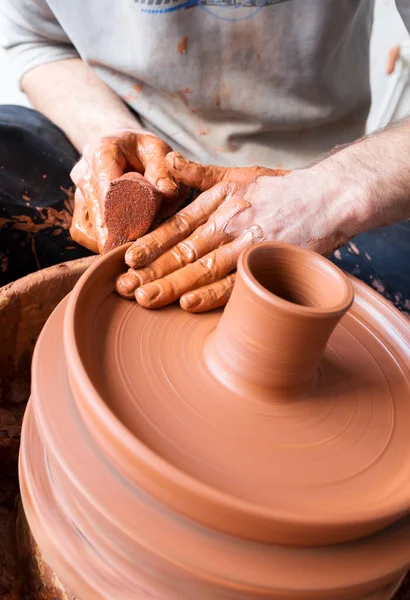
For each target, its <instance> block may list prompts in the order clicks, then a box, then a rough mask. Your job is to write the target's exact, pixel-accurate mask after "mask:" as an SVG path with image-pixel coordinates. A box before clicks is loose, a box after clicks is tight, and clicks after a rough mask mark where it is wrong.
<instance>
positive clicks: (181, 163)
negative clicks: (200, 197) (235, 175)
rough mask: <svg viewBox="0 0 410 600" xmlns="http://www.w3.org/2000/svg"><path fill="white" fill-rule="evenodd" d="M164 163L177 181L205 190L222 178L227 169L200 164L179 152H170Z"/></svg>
mask: <svg viewBox="0 0 410 600" xmlns="http://www.w3.org/2000/svg"><path fill="white" fill-rule="evenodd" d="M166 165H167V168H168V170H169V172H170V173H172V174H173V175H174V176H175V179H176V180H177V181H180V182H181V183H184V184H185V185H187V186H188V187H191V188H194V189H195V190H201V191H206V190H209V189H210V188H211V187H213V186H214V185H216V184H217V183H220V182H221V181H223V180H224V178H225V176H226V174H227V171H228V170H229V169H227V168H225V167H216V166H213V165H201V164H199V163H196V162H193V161H190V160H187V159H186V158H185V157H184V156H182V154H180V153H179V152H170V153H169V154H168V155H167V157H166Z"/></svg>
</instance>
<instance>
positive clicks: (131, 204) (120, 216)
mask: <svg viewBox="0 0 410 600" xmlns="http://www.w3.org/2000/svg"><path fill="white" fill-rule="evenodd" d="M161 201H162V194H161V192H160V191H159V190H156V189H155V188H154V187H153V186H152V185H151V184H150V183H148V181H146V180H145V179H144V177H143V176H142V175H140V174H139V173H134V172H132V173H126V174H125V175H123V176H122V177H119V178H118V179H114V180H113V181H112V182H111V184H110V187H109V189H108V193H107V196H106V199H105V206H104V221H105V227H106V230H107V239H106V242H105V244H104V249H103V253H106V252H108V251H110V250H112V249H113V248H115V247H117V246H121V245H122V244H125V243H126V242H130V241H133V240H136V239H138V238H139V237H141V236H142V235H144V234H145V233H147V231H148V230H149V229H150V227H151V225H152V223H153V221H154V219H155V215H156V214H157V212H158V210H159V208H160V206H161Z"/></svg>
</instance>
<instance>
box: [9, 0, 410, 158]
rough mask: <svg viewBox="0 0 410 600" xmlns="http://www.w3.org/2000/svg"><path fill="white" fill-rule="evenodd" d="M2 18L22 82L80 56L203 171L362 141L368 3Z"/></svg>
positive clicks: (19, 2) (132, 0)
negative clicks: (44, 67)
mask: <svg viewBox="0 0 410 600" xmlns="http://www.w3.org/2000/svg"><path fill="white" fill-rule="evenodd" d="M408 1H409V0H397V5H398V8H399V10H400V11H401V13H402V16H403V19H405V20H407V25H408V26H409V25H410V11H409V8H408ZM0 17H1V18H0V34H1V36H2V38H1V39H2V43H3V45H4V46H5V47H6V48H7V50H8V52H9V54H10V58H11V59H12V60H13V62H14V65H15V70H16V72H17V74H18V75H19V76H20V77H21V75H22V74H24V73H25V72H26V71H27V70H28V69H31V68H33V67H36V66H37V65H40V64H42V63H45V62H50V61H55V60H58V59H64V58H69V57H75V56H80V57H81V58H82V59H83V60H84V61H86V62H87V63H88V64H89V65H90V66H91V67H92V68H93V69H94V70H95V72H96V73H97V75H98V76H99V77H100V78H101V79H103V80H104V81H105V82H106V83H107V84H108V85H109V86H110V87H111V88H112V89H113V90H115V91H116V92H117V93H118V94H119V95H120V96H121V97H122V98H123V99H124V101H125V102H127V103H128V104H129V106H131V107H132V108H133V110H135V111H136V112H137V113H138V114H139V115H140V118H141V120H142V121H143V123H144V126H145V127H146V128H149V129H151V130H153V131H155V132H157V133H158V134H159V135H161V136H162V137H164V138H165V139H167V140H168V141H169V142H170V143H171V145H172V146H173V147H174V148H175V149H179V150H181V151H182V152H185V153H186V154H187V155H188V156H190V157H194V158H196V159H199V160H201V161H202V162H213V163H218V164H237V165H249V164H262V165H266V166H271V167H292V168H295V167H297V166H302V165H305V164H307V163H308V162H310V161H311V160H312V159H314V158H316V157H317V156H318V154H320V153H323V152H326V151H328V150H330V149H331V148H332V147H333V146H334V145H336V144H341V143H345V142H348V141H351V140H353V139H354V138H356V137H358V136H360V135H361V134H363V132H364V128H365V121H366V117H367V114H368V110H369V105H370V84H369V40H370V33H371V27H372V17H373V0H1V2H0ZM67 93H75V90H71V91H70V90H67Z"/></svg>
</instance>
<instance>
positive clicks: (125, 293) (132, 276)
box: [115, 270, 140, 300]
mask: <svg viewBox="0 0 410 600" xmlns="http://www.w3.org/2000/svg"><path fill="white" fill-rule="evenodd" d="M139 285H140V281H139V278H138V276H137V275H136V273H135V272H134V271H131V270H130V271H128V272H127V273H123V274H122V275H119V276H118V277H117V279H116V281H115V289H116V290H117V292H118V293H119V295H120V296H122V297H123V298H126V299H127V300H133V299H134V297H135V290H136V288H137V287H139Z"/></svg>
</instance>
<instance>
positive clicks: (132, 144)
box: [71, 130, 186, 252]
mask: <svg viewBox="0 0 410 600" xmlns="http://www.w3.org/2000/svg"><path fill="white" fill-rule="evenodd" d="M170 151H171V148H170V146H169V145H168V144H166V143H165V142H164V141H163V140H161V139H160V138H158V137H157V136H155V135H153V134H151V133H147V132H145V131H140V130H119V131H117V132H116V133H114V134H113V135H109V136H106V137H103V138H102V139H99V140H98V141H97V142H96V143H92V144H89V145H86V146H85V148H84V152H83V156H82V158H81V160H80V161H79V162H78V163H77V164H76V165H75V167H74V169H73V170H72V173H71V177H72V179H73V181H74V183H75V184H76V185H77V189H76V192H75V210H74V216H73V224H72V227H71V235H72V237H73V239H74V240H75V241H77V242H78V243H80V244H82V245H83V246H86V247H87V248H89V249H90V250H93V251H95V252H103V250H104V245H105V243H106V240H107V235H108V233H107V224H106V220H105V218H104V210H105V201H106V198H107V193H108V191H109V189H110V184H111V183H112V182H113V181H114V180H117V179H118V178H119V177H121V176H122V175H123V174H124V173H125V172H127V171H130V170H133V171H136V172H138V173H140V174H141V175H143V176H144V178H145V180H146V182H147V185H148V186H151V187H152V190H151V191H152V193H153V194H156V195H157V196H159V198H160V202H159V204H160V203H161V199H162V201H163V207H162V209H161V212H162V213H163V214H164V215H167V214H168V215H169V214H172V213H173V212H175V210H176V209H177V208H178V207H179V206H180V205H181V204H180V203H181V202H182V201H183V200H184V198H185V196H186V190H185V188H184V186H183V185H182V184H179V183H177V182H176V180H175V178H174V176H173V174H172V173H171V172H170V170H169V168H168V166H167V164H166V162H165V157H166V155H167V154H168V153H169V152H170ZM158 191H159V192H160V193H161V194H162V198H161V194H158ZM136 201H137V199H136ZM124 211H126V207H124V210H123V212H124ZM145 231H146V230H145ZM132 239H135V237H134V238H132Z"/></svg>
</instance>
